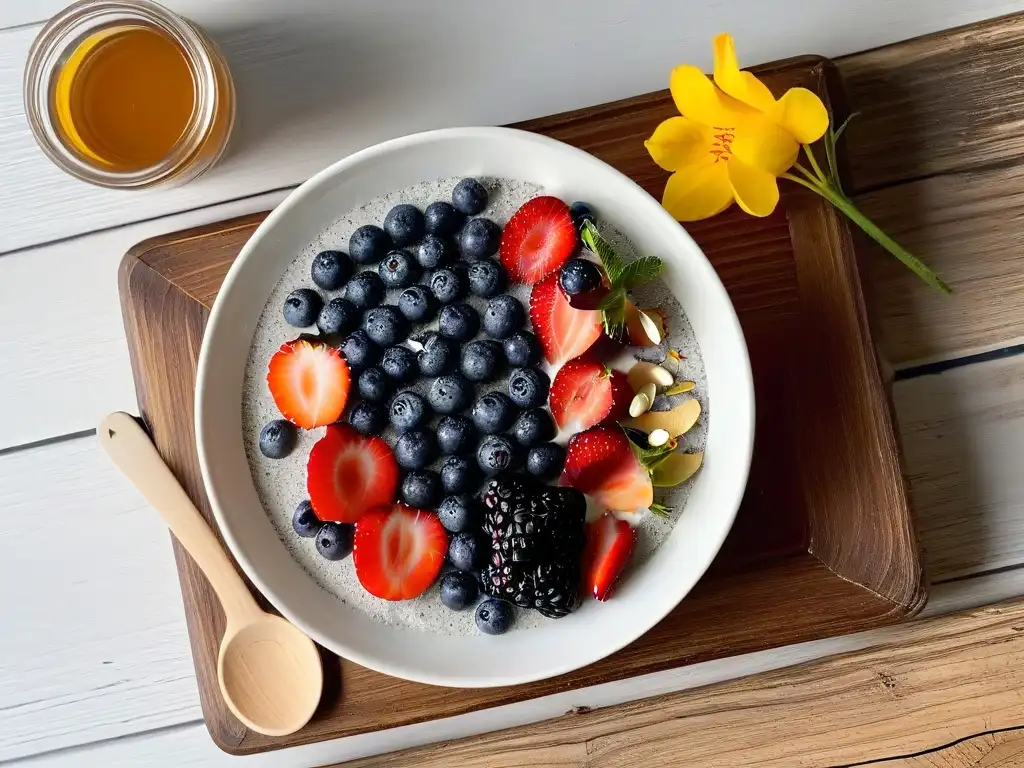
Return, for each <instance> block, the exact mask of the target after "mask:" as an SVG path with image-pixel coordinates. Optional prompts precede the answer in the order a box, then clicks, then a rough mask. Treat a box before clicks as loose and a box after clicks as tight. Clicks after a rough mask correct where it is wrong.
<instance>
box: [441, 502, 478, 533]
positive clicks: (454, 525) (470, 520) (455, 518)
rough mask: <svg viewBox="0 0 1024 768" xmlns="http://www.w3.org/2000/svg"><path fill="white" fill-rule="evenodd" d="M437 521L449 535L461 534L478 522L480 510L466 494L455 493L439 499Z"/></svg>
mask: <svg viewBox="0 0 1024 768" xmlns="http://www.w3.org/2000/svg"><path fill="white" fill-rule="evenodd" d="M437 519H438V520H440V521H441V525H443V526H444V527H445V530H447V531H449V532H450V533H462V532H463V531H468V530H469V529H470V528H473V527H474V526H476V525H477V524H478V523H479V522H480V508H479V507H478V506H477V502H476V499H474V498H473V497H472V496H470V495H469V494H468V493H456V494H453V495H451V496H445V497H444V498H443V499H441V503H440V504H439V505H438V507H437Z"/></svg>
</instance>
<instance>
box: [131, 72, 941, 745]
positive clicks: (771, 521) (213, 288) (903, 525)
mask: <svg viewBox="0 0 1024 768" xmlns="http://www.w3.org/2000/svg"><path fill="white" fill-rule="evenodd" d="M759 73H760V74H761V75H762V76H763V77H764V78H765V81H766V82H767V83H768V84H769V86H770V87H771V88H772V90H773V91H775V92H776V93H781V92H782V91H784V90H785V89H786V88H789V87H792V86H797V85H800V86H804V87H807V88H810V89H812V90H814V91H816V92H818V93H819V94H821V95H822V97H823V98H825V99H826V101H827V102H828V103H829V104H831V108H832V109H833V110H834V112H835V113H836V114H837V115H838V116H839V117H840V119H841V118H842V114H841V113H842V112H843V109H842V107H841V98H842V97H841V84H840V82H839V76H838V74H837V72H836V70H835V68H834V66H833V65H832V64H831V62H829V61H826V60H823V59H819V58H810V57H804V58H799V59H791V60H788V61H784V62H780V63H777V64H773V65H769V66H766V67H762V68H760V69H759ZM674 112H675V108H674V107H673V104H672V100H671V98H670V97H669V95H668V93H667V92H659V93H653V94H648V95H644V96H638V97H636V98H632V99H626V100H623V101H619V102H614V103H611V104H605V105H602V106H599V107H594V108H590V109H584V110H579V111H576V112H571V113H567V114H563V115H556V116H552V117H547V118H542V119H539V120H535V121H532V122H529V123H525V124H523V125H521V126H519V127H521V128H526V129H528V130H532V131H537V132H539V133H544V134H547V135H549V136H553V137H555V138H557V139H560V140H562V141H565V142H567V143H569V144H573V145H575V146H577V147H581V148H583V149H585V150H587V151H589V152H591V153H593V154H594V155H597V156H598V157H600V158H601V159H603V160H605V161H606V162H608V163H610V164H611V165H613V166H615V167H616V168H618V169H620V170H621V171H623V172H624V173H626V174H628V175H629V176H631V177H632V178H634V179H635V180H636V181H637V182H638V183H640V184H641V185H642V186H643V187H644V188H645V189H647V190H648V191H649V192H650V193H651V194H652V195H654V196H656V197H657V196H660V193H661V189H662V187H663V184H664V182H665V177H666V174H665V173H664V172H662V171H661V170H660V169H659V168H657V167H656V166H655V165H654V163H653V162H651V160H650V158H649V157H648V155H647V153H646V151H645V150H644V147H643V140H644V139H645V138H647V137H648V136H649V135H650V133H651V132H652V130H653V129H654V127H655V126H656V125H657V124H658V123H659V122H660V121H661V120H663V119H665V118H667V117H669V116H671V115H672V114H674ZM264 216H265V214H255V215H252V216H247V217H243V218H239V219H233V220H231V221H226V222H220V223H218V224H214V225H211V226H208V227H203V228H200V229H194V230H189V231H187V232H178V233H175V234H171V235H167V236H164V237H159V238H155V239H152V240H148V241H146V242H144V243H141V244H139V245H137V246H136V247H135V248H133V249H132V250H131V251H130V252H129V253H128V254H127V255H126V256H125V258H124V261H123V262H122V264H121V268H120V272H119V285H120V292H121V301H122V307H123V312H124V319H125V326H126V329H127V335H128V343H129V347H130V350H131V359H132V368H133V371H134V374H135V382H136V387H137V389H138V394H139V403H140V406H141V410H142V415H143V417H144V418H145V420H146V423H147V424H148V425H149V428H150V430H151V432H152V435H153V439H154V440H155V442H156V445H157V447H158V449H159V450H160V452H161V454H162V455H163V456H164V458H165V459H166V460H167V461H168V463H169V464H170V466H171V468H172V469H173V471H174V472H175V474H176V475H177V476H178V478H179V479H180V480H181V481H182V483H183V484H184V486H185V488H186V490H187V491H188V492H189V494H190V495H191V497H192V498H193V499H194V500H195V501H196V503H197V504H198V506H199V508H200V509H201V510H202V512H203V514H204V515H205V516H206V518H207V519H208V520H210V522H211V524H213V517H212V514H211V512H210V507H209V503H208V501H207V498H206V496H205V494H204V491H203V484H202V479H201V475H200V471H199V466H198V461H197V458H196V450H195V440H194V432H193V426H192V424H193V421H192V417H193V407H192V401H193V392H194V387H195V371H196V359H197V356H198V353H199V345H200V341H201V339H202V336H203V329H204V326H205V323H206V320H207V317H208V315H209V309H210V307H211V306H212V304H213V301H214V299H215V298H216V296H217V290H218V288H219V287H220V284H221V282H222V280H223V278H224V275H225V273H226V272H227V269H228V267H229V266H230V265H231V262H232V261H233V260H234V258H235V257H236V256H237V254H238V252H239V250H240V249H241V247H242V245H243V244H244V243H245V242H246V240H247V239H248V237H249V236H250V235H251V234H252V232H253V230H254V229H255V228H256V226H257V225H258V224H259V222H260V221H262V219H263V218H264ZM687 228H688V230H689V231H690V233H691V234H692V235H693V236H694V238H696V240H697V242H698V243H699V244H700V245H701V247H702V248H703V249H704V251H705V253H706V254H707V255H708V258H709V259H710V260H711V261H712V263H713V264H714V266H715V268H716V269H717V270H718V273H719V274H720V275H721V277H722V280H723V281H724V283H725V286H726V288H727V289H728V291H729V294H730V296H731V297H732V300H733V302H734V304H735V305H736V309H737V311H738V313H739V317H740V321H741V323H742V324H743V329H744V332H745V333H746V337H747V342H748V344H749V347H750V354H751V359H752V364H753V371H754V379H755V389H756V396H757V438H756V445H755V451H754V463H753V467H752V471H751V476H750V482H749V485H748V488H747V493H746V496H745V498H744V501H743V506H742V508H741V510H740V513H739V516H738V519H737V521H736V525H735V527H734V529H733V531H732V533H731V534H730V536H729V538H728V540H727V542H726V544H725V546H724V548H723V549H722V551H721V553H720V555H719V556H718V558H717V559H716V561H715V562H714V564H713V565H712V567H711V569H710V571H709V572H708V574H707V575H706V576H705V577H704V578H703V579H702V580H701V582H700V583H699V584H698V585H697V587H696V588H695V589H694V590H693V592H692V593H691V594H690V595H689V596H688V597H687V598H686V599H685V600H684V601H683V602H682V603H681V604H680V605H679V607H678V608H677V609H676V610H675V611H673V612H672V614H670V615H669V617H668V618H666V619H665V620H664V621H663V622H661V624H659V625H658V626H657V627H655V628H654V629H653V630H651V631H650V632H648V633H647V634H646V635H644V636H643V637H642V638H640V639H639V640H637V641H636V642H635V643H633V644H632V645H631V646H629V647H628V648H626V649H624V650H622V651H620V652H619V653H617V654H615V655H614V656H612V657H610V658H608V659H605V660H604V661H601V662H599V663H596V664H593V665H591V666H589V667H586V668H585V669H581V670H578V671H577V672H574V673H572V674H569V675H564V676H562V677H559V678H555V679H552V680H546V681H542V682H537V683H532V684H529V685H522V686H516V687H510V688H498V689H486V690H469V689H450V688H439V687H432V686H427V685H421V684H417V683H410V682H406V681H403V680H398V679H395V678H390V677H386V676H384V675H381V674H378V673H376V672H372V671H370V670H368V669H364V668H362V667H359V666H357V665H355V664H353V663H351V662H348V661H345V660H343V659H338V658H337V657H334V656H333V655H331V654H329V653H327V652H324V664H325V671H326V687H325V694H324V697H323V701H322V703H321V707H320V709H319V711H318V712H317V714H316V716H315V717H314V718H313V720H312V721H311V722H310V723H309V725H308V726H306V727H305V728H304V729H302V730H301V731H300V732H298V733H296V734H294V735H292V736H286V737H282V738H271V737H267V736H262V735H260V734H257V733H254V732H252V731H249V730H247V729H246V728H245V727H244V726H242V725H241V724H240V723H239V722H238V721H236V720H235V719H234V718H233V717H232V716H231V715H230V713H229V712H228V711H227V709H226V708H225V706H224V704H223V702H222V701H221V698H220V696H219V694H218V688H217V681H216V677H217V676H216V659H217V646H218V643H219V639H220V637H221V634H222V632H223V629H224V619H223V616H222V614H221V611H220V609H219V607H218V606H217V602H216V599H215V597H214V595H213V593H212V591H211V590H210V588H209V586H208V585H207V583H206V582H205V581H204V579H203V578H202V576H201V575H200V574H199V572H198V571H197V569H196V568H195V565H194V564H193V563H192V561H191V560H190V559H189V557H188V556H187V555H185V554H184V553H183V552H182V551H181V549H180V548H179V547H178V545H177V543H176V542H175V543H174V549H175V556H176V558H177V565H178V572H179V576H180V579H181V588H182V596H183V599H184V602H185V614H186V618H187V620H188V628H189V636H190V639H191V643H192V654H193V658H194V659H195V664H196V675H197V677H198V680H199V689H200V697H201V700H202V706H203V712H204V715H205V717H206V722H207V725H208V726H209V729H210V733H211V735H212V736H213V739H214V741H215V742H216V743H217V745H218V746H220V747H221V748H222V749H224V750H226V751H228V752H231V753H234V754H249V753H254V752H261V751H265V750H269V749H275V748H279V747H285V746H292V745H297V744H303V743H308V742H314V741H319V740H323V739H331V738H337V737H341V736H351V735H353V734H358V733H364V732H368V731H374V730H379V729H384V728H393V727H396V726H400V725H407V724H410V723H416V722H422V721H426V720H434V719H438V718H442V717H450V716H453V715H458V714H462V713H466V712H471V711H473V710H477V709H481V708H485V707H493V706H497V705H500V704H507V703H510V702H513V701H518V700H522V699H528V698H532V697H536V696H542V695H545V694H549V693H553V692H556V691H565V690H571V689H575V688H581V687H583V686H588V685H593V684H596V683H605V682H609V681H611V680H616V679H621V678H627V677H633V676H636V675H641V674H645V673H649V672H654V671H657V670H662V669H667V668H672V667H678V666H681V665H685V664H692V663H694V662H697V661H704V660H707V659H712V658H717V657H723V656H730V655H736V654H740V653H746V652H750V651H755V650H761V649H765V648H771V647H775V646H781V645H787V644H790V643H796V642H801V641H806V640H813V639H817V638H821V637H826V636H829V635H838V634H842V633H848V632H854V631H857V630H862V629H866V628H869V627H874V626H878V625H880V624H885V623H888V622H893V621H897V620H899V619H902V618H905V617H907V616H910V615H913V614H914V613H915V612H916V611H918V610H919V609H920V608H921V607H922V606H923V604H924V601H925V596H926V589H925V586H924V579H923V575H922V570H921V566H920V562H919V558H918V551H917V545H916V541H915V537H914V532H913V527H912V522H911V514H910V509H909V507H908V501H907V494H906V488H905V486H904V482H903V477H902V474H901V469H900V455H899V446H898V444H897V439H896V435H895V432H894V429H893V420H892V415H891V410H890V404H889V399H888V379H887V377H886V376H885V375H884V374H883V372H882V369H881V366H880V364H879V361H878V360H877V358H876V353H875V347H874V345H873V344H872V340H871V334H870V331H869V326H868V320H867V313H866V311H865V305H864V299H863V296H862V294H861V287H860V280H859V278H858V268H857V260H856V257H855V254H854V250H853V246H852V242H851V239H850V235H849V232H848V230H847V227H846V224H845V222H844V221H843V220H841V219H839V218H838V217H837V216H836V214H835V213H834V212H833V211H832V209H831V208H829V207H828V206H827V205H825V204H824V203H822V202H821V201H820V200H819V199H818V198H817V197H815V196H814V195H812V194H810V193H806V192H804V191H803V190H800V189H796V188H794V187H793V186H792V185H790V186H788V187H784V194H783V198H782V204H781V205H780V206H779V209H778V210H777V211H776V213H775V214H774V215H773V216H771V217H768V218H766V219H756V218H753V217H750V216H747V215H745V214H743V213H742V212H740V211H738V210H737V209H735V208H734V209H732V210H731V211H729V212H727V213H725V214H722V215H720V216H716V217H715V218H713V219H711V220H709V221H706V222H701V223H698V224H693V225H690V226H688V227H687ZM719 407H727V404H719ZM214 528H216V525H215V524H214Z"/></svg>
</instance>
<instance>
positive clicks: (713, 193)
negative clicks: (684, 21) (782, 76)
mask: <svg viewBox="0 0 1024 768" xmlns="http://www.w3.org/2000/svg"><path fill="white" fill-rule="evenodd" d="M669 87H670V89H671V91H672V99H673V101H675V104H676V107H677V108H678V109H679V112H680V114H681V117H671V118H669V119H668V120H666V121H665V122H663V123H662V124H661V125H659V126H658V127H657V129H655V131H654V134H653V135H652V136H651V138H650V139H648V140H647V141H646V142H645V143H644V145H645V146H646V147H647V151H648V152H650V153H651V157H652V158H654V162H656V163H657V164H658V165H660V166H661V167H662V168H664V169H665V170H666V171H673V174H672V176H670V177H669V180H668V183H667V184H666V185H665V193H664V197H663V198H662V205H663V206H664V207H665V208H666V209H667V210H668V212H669V213H671V214H672V215H673V216H675V218H676V219H677V220H678V221H696V220H698V219H705V218H707V217H708V216H714V215H715V214H716V213H719V212H721V211H723V210H725V209H726V208H728V207H729V206H730V205H732V202H733V200H735V201H736V202H737V203H738V204H739V206H740V207H741V208H742V209H743V210H744V211H746V212H747V213H750V214H753V215H754V216H767V215H769V214H770V213H771V212H772V211H774V210H775V206H776V204H777V203H778V202H779V187H778V183H777V177H778V176H779V175H781V174H783V173H785V172H786V171H788V170H789V169H790V168H791V167H792V166H793V164H794V163H795V162H796V159H797V154H798V152H799V151H800V145H801V144H810V143H812V142H815V141H817V140H818V139H820V138H821V136H822V135H823V134H824V133H825V130H826V129H827V128H828V112H827V111H826V110H825V105H824V104H822V103H821V99H819V98H818V97H817V96H816V95H815V94H814V93H812V92H811V91H808V90H807V89H806V88H791V89H790V90H788V91H787V92H786V93H785V94H784V95H783V96H782V98H781V99H778V100H776V99H775V98H774V97H773V96H772V94H771V92H770V91H769V90H768V87H767V86H766V85H765V84H764V83H762V82H761V81H760V80H758V79H757V78H756V77H755V76H754V75H752V74H751V73H750V72H744V71H741V70H740V68H739V64H738V62H737V60H736V50H735V48H734V46H733V40H732V37H730V36H729V35H719V36H718V37H716V38H715V76H714V83H712V82H711V80H710V79H709V78H708V77H707V75H705V74H704V73H703V72H701V71H700V70H699V69H698V68H697V67H692V66H681V67H676V68H675V69H674V70H672V76H671V80H670V83H669Z"/></svg>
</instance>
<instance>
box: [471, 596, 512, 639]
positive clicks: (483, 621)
mask: <svg viewBox="0 0 1024 768" xmlns="http://www.w3.org/2000/svg"><path fill="white" fill-rule="evenodd" d="M474 618H475V619H476V626H477V628H478V629H479V630H480V631H481V632H483V633H484V634H485V635H503V634H505V633H506V632H508V630H509V628H510V627H511V626H512V622H513V621H514V620H515V612H514V611H513V610H512V604H511V603H506V602H505V601H504V600H494V599H490V600H484V601H483V602H482V603H480V605H478V606H477V608H476V616H475V617H474Z"/></svg>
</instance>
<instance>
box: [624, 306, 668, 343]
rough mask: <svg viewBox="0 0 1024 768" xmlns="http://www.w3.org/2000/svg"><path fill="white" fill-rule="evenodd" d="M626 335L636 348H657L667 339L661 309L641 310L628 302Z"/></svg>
mask: <svg viewBox="0 0 1024 768" xmlns="http://www.w3.org/2000/svg"><path fill="white" fill-rule="evenodd" d="M626 335H627V336H629V343H630V344H632V345H633V346H635V347H656V346H658V345H659V344H661V340H662V339H663V338H665V318H664V313H663V312H662V310H660V309H657V308H655V309H640V308H638V307H637V306H636V304H634V303H633V302H632V301H628V300H627V301H626Z"/></svg>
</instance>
